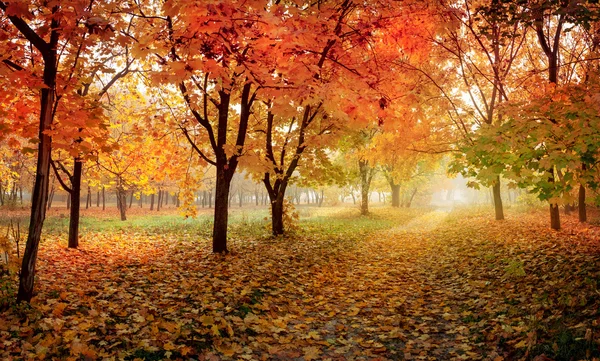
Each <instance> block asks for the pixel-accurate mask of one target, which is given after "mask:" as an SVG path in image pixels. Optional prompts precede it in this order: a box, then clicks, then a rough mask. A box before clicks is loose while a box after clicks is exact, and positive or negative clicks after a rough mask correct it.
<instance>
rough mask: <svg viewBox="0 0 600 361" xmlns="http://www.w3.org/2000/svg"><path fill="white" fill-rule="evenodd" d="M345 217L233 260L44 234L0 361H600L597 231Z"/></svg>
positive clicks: (108, 238)
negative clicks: (28, 298) (26, 301)
mask: <svg viewBox="0 0 600 361" xmlns="http://www.w3.org/2000/svg"><path fill="white" fill-rule="evenodd" d="M344 212H346V213H344V216H343V217H341V218H340V217H337V218H336V215H335V213H334V214H330V215H329V217H330V221H328V222H321V223H306V224H304V230H303V231H300V232H299V234H298V235H295V236H292V237H289V238H283V239H272V238H268V237H265V236H251V237H250V236H248V237H244V236H242V235H241V234H243V232H239V234H238V233H236V232H235V230H234V231H233V234H234V239H233V240H232V242H231V249H232V252H231V253H230V254H228V255H225V256H220V255H213V254H211V253H210V246H209V241H208V238H207V237H206V234H207V232H205V234H203V235H201V236H198V235H197V232H192V231H189V230H190V229H192V228H190V229H188V228H179V229H175V228H172V229H164V230H163V231H160V230H159V229H153V230H144V229H143V228H131V229H130V230H120V231H118V230H114V231H110V232H107V231H103V232H98V233H94V232H92V231H87V232H86V234H85V236H84V239H83V241H82V244H83V246H82V247H81V249H80V250H68V249H66V248H65V247H64V244H65V240H64V239H63V238H64V236H63V237H62V238H61V237H59V236H54V235H53V236H49V237H48V238H47V239H46V240H45V241H44V242H43V244H42V247H41V250H40V256H39V257H40V258H39V263H38V264H39V266H38V272H39V279H38V281H37V285H38V290H39V294H38V295H37V296H36V298H35V299H34V302H33V303H32V308H31V309H23V308H15V307H11V308H10V309H9V310H6V311H4V312H3V313H1V314H0V321H1V322H0V359H2V360H12V359H34V358H38V359H43V358H44V357H45V358H46V359H72V360H96V359H106V360H121V359H125V360H135V359H137V360H160V359H172V360H175V359H184V360H189V359H193V360H196V359H199V360H221V359H222V360H240V359H245V360H460V359H465V360H478V359H481V360H517V359H535V358H536V357H537V359H538V360H541V359H543V357H542V356H540V355H545V356H546V357H548V358H550V359H555V360H581V359H590V360H591V359H593V358H595V357H598V356H599V355H600V349H599V346H600V343H599V342H600V327H599V325H598V323H599V322H600V308H599V305H600V291H599V290H598V288H599V286H600V268H599V263H598V260H599V258H600V256H599V253H598V251H599V249H600V230H599V229H598V227H596V226H589V225H586V226H581V225H578V224H577V223H576V222H575V220H574V219H570V218H566V220H565V221H564V223H565V224H564V230H563V231H560V232H553V231H550V230H549V229H548V227H547V219H546V214H545V213H535V214H532V215H527V214H525V213H519V214H511V215H510V217H509V219H508V220H507V221H504V222H495V221H493V220H490V216H489V215H488V214H485V215H482V214H479V215H470V214H471V213H468V212H467V211H452V212H449V211H445V210H436V211H430V212H423V213H419V212H414V211H413V212H411V213H402V212H392V213H390V214H388V215H384V214H382V213H383V212H387V211H385V210H379V211H378V212H379V213H380V214H379V215H378V216H377V213H376V216H375V217H373V218H369V219H364V218H363V219H360V218H358V216H355V215H354V213H352V214H350V215H348V211H344ZM352 212H354V211H352ZM350 225H351V226H350ZM374 225H378V226H374ZM353 227H354V228H353ZM242 228H244V227H242ZM263 231H264V230H263ZM200 233H202V232H200ZM546 359H547V358H546Z"/></svg>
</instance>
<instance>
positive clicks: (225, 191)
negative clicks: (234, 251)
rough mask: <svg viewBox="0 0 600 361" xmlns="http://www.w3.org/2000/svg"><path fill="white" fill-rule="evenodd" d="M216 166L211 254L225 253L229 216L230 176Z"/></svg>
mask: <svg viewBox="0 0 600 361" xmlns="http://www.w3.org/2000/svg"><path fill="white" fill-rule="evenodd" d="M219 168H222V167H219V166H217V184H216V189H215V213H214V225H213V252H214V253H227V252H228V250H227V222H228V216H229V187H230V185H231V178H232V177H231V176H229V174H227V170H224V169H219Z"/></svg>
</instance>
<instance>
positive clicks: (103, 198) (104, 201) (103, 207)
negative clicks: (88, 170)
mask: <svg viewBox="0 0 600 361" xmlns="http://www.w3.org/2000/svg"><path fill="white" fill-rule="evenodd" d="M105 209H106V193H105V192H104V186H102V210H105Z"/></svg>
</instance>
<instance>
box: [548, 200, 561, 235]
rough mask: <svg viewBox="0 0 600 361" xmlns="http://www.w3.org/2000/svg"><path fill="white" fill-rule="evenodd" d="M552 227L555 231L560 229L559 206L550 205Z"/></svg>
mask: <svg viewBox="0 0 600 361" xmlns="http://www.w3.org/2000/svg"><path fill="white" fill-rule="evenodd" d="M550 227H551V228H552V229H555V230H559V229H560V210H559V208H558V205H556V204H551V205H550Z"/></svg>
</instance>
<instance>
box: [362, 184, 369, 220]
mask: <svg viewBox="0 0 600 361" xmlns="http://www.w3.org/2000/svg"><path fill="white" fill-rule="evenodd" d="M360 214H361V215H363V216H365V215H367V214H369V189H368V188H367V187H362V188H361V190H360Z"/></svg>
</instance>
